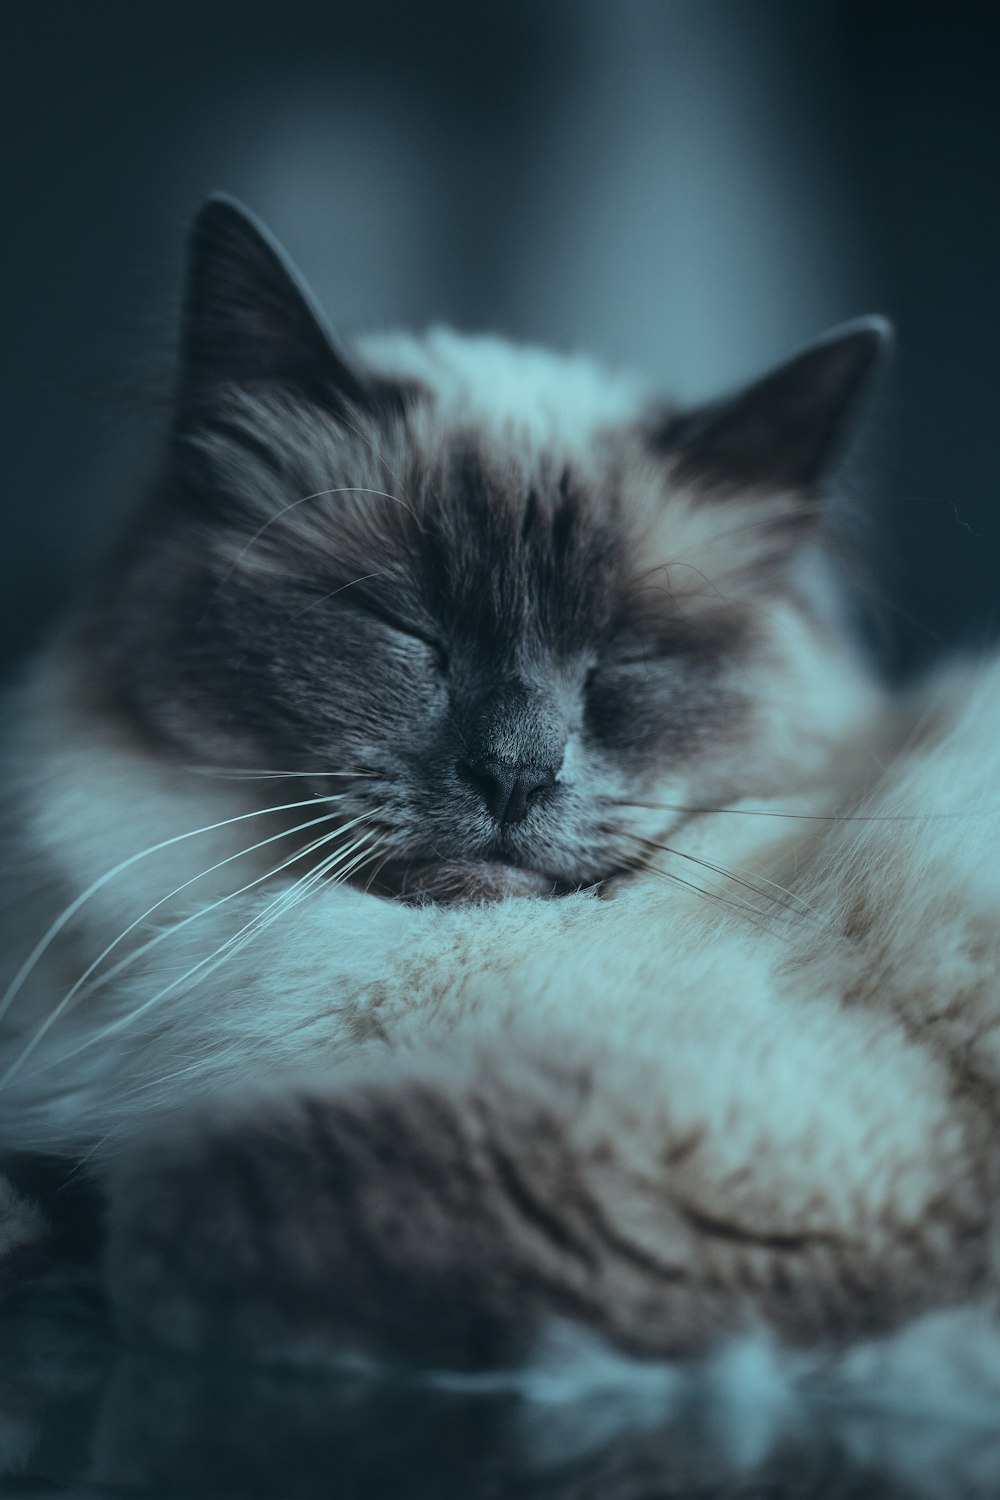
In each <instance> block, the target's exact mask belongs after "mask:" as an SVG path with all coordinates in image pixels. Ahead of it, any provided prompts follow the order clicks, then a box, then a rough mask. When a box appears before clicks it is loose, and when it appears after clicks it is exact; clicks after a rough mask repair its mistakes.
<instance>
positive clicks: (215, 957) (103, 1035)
mask: <svg viewBox="0 0 1000 1500" xmlns="http://www.w3.org/2000/svg"><path fill="white" fill-rule="evenodd" d="M364 816H372V814H365V815H364ZM373 836H374V835H373V833H368V834H362V836H361V839H362V840H366V839H370V838H372V837H373ZM358 842H360V841H359V840H356V841H355V842H354V843H353V844H352V845H351V846H350V847H349V848H348V849H347V850H338V851H337V853H336V854H333V855H331V856H330V858H329V859H328V860H326V861H323V863H322V864H321V865H320V866H318V867H317V869H316V870H314V871H312V872H311V873H310V874H309V875H308V876H305V877H303V881H301V882H297V883H296V885H295V886H293V887H292V888H291V889H292V890H295V889H297V888H298V886H300V885H303V884H305V883H306V882H308V883H309V884H310V885H311V884H314V883H315V882H316V880H317V879H319V878H320V877H321V873H325V870H326V869H328V868H330V867H331V866H332V865H333V864H335V863H336V862H337V861H338V860H340V859H343V858H345V857H346V855H347V854H349V853H350V852H351V850H352V849H354V848H356V847H357V844H358ZM285 895H287V892H285V893H283V894H282V896H281V897H278V898H276V899H275V901H273V902H271V903H270V905H269V906H268V907H267V908H265V910H264V912H258V913H256V914H255V916H253V917H252V918H251V919H250V921H249V922H247V923H246V924H245V925H244V926H243V927H241V928H240V930H239V932H236V933H234V934H233V936H232V937H230V938H227V940H226V941H225V942H224V943H222V944H221V945H220V947H218V948H216V949H215V950H214V952H212V953H209V954H207V955H206V956H205V957H204V958H201V959H199V960H198V962H197V963H195V964H192V965H191V967H190V968H189V969H186V970H185V971H184V973H183V974H180V975H178V976H177V978H176V979H172V980H171V981H170V983H169V984H167V985H165V986H164V987H163V988H162V989H160V990H158V991H157V992H156V994H155V995H151V996H150V997H149V999H148V1000H144V1001H143V1002H142V1004H141V1005H138V1006H136V1008H135V1010H131V1011H129V1013H128V1014H127V1015H125V1016H120V1017H119V1018H118V1019H117V1020H115V1021H112V1022H110V1023H109V1025H107V1026H105V1027H104V1028H103V1030H102V1031H100V1032H98V1033H96V1034H95V1035H94V1036H91V1037H88V1038H87V1039H86V1040H85V1041H83V1042H81V1043H80V1044H79V1046H77V1047H74V1048H73V1049H72V1050H71V1051H70V1052H67V1053H64V1054H63V1055H62V1056H61V1057H60V1063H64V1062H67V1061H68V1060H69V1059H70V1058H72V1057H76V1056H77V1055H78V1054H79V1053H80V1052H85V1051H86V1050H87V1049H88V1048H89V1047H93V1046H95V1045H96V1044H97V1043H98V1042H102V1041H105V1040H106V1039H107V1038H108V1037H109V1036H113V1035H114V1034H115V1033H116V1032H119V1031H123V1030H124V1029H125V1028H126V1027H127V1026H130V1025H131V1024H132V1023H133V1022H134V1021H137V1020H138V1019H139V1018H140V1016H143V1015H145V1014H146V1013H147V1012H148V1011H150V1010H152V1009H153V1008H154V1006H156V1005H159V1003H160V1002H161V1001H162V1000H165V999H166V997H167V996H168V995H170V994H172V993H173V991H174V990H176V989H178V988H179V986H181V985H183V984H186V983H187V981H188V980H189V979H193V978H194V976H195V975H196V974H200V975H201V979H200V980H199V983H201V982H202V980H204V979H207V978H208V977H209V975H210V974H212V973H214V972H215V970H216V969H217V968H219V966H220V965H221V964H223V963H225V962H226V960H227V959H229V958H231V957H232V956H233V954H234V953H235V952H238V951H239V948H241V947H243V946H245V944H246V943H247V942H249V941H250V940H251V938H252V937H253V936H256V934H257V932H259V931H260V930H262V929H263V928H264V927H265V926H269V925H270V923H271V922H272V921H274V920H276V918H277V917H278V916H280V915H281V908H282V905H283V898H284V896H285ZM276 907H277V908H278V910H276V911H275V910H274V908H276ZM272 911H273V912H274V914H273V915H269V914H270V913H271V912H272Z"/></svg>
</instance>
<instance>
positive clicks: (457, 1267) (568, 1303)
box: [0, 198, 1000, 1369]
mask: <svg viewBox="0 0 1000 1500" xmlns="http://www.w3.org/2000/svg"><path fill="white" fill-rule="evenodd" d="M887 337H888V335H887V329H886V326H885V325H884V324H883V323H882V322H881V320H879V319H864V320H860V321H858V322H856V323H853V324H850V325H847V326H846V327H843V328H841V329H839V330H836V331H835V332H833V333H832V334H830V335H828V336H827V337H826V338H824V339H823V340H821V341H820V342H818V343H816V344H814V345H812V346H811V347H810V348H808V349H806V350H805V351H804V352H803V353H801V354H799V355H798V356H797V357H796V358H794V359H793V360H791V361H790V362H789V363H787V364H786V365H784V366H782V367H781V368H780V369H778V370H776V371H774V372H772V373H771V374H769V375H767V376H765V377H764V378H763V379H762V380H759V381H757V382H756V383H754V384H752V385H751V386H749V387H748V388H747V389H745V390H743V391H741V392H738V393H736V394H735V395H731V396H729V397H727V398H725V399H723V400H720V401H719V402H717V403H714V404H712V405H709V406H707V407H700V408H698V409H696V410H678V409H676V408H673V407H670V406H668V405H666V404H665V403H663V402H661V401H659V400H657V399H655V398H652V397H650V396H649V394H648V393H647V392H645V391H644V390H643V389H642V388H641V387H640V386H638V385H637V384H634V383H632V382H631V381H629V380H626V379H624V378H623V377H618V376H611V375H609V374H607V373H606V372H603V371H601V370H598V369H597V368H596V367H594V366H592V365H591V364H589V363H587V362H585V361H583V360H578V359H566V358H560V357H556V356H554V355H550V354H547V353H543V352H541V351H539V350H534V349H521V348H515V347H512V346H510V345H508V344H506V343H503V342H502V341H500V340H494V339H485V338H466V337H459V336H457V335H454V334H451V333H448V332H444V331H440V330H439V331H435V332H432V333H430V334H429V335H427V336H426V337H424V338H409V337H401V336H399V337H395V336H394V337H372V338H366V339H364V340H360V341H358V343H357V344H356V346H355V347H354V348H352V349H351V350H350V351H348V350H346V349H344V348H342V347H341V346H340V345H338V344H337V343H336V342H335V341H334V340H333V338H332V337H331V335H330V333H329V332H328V330H327V329H326V327H325V325H324V323H323V320H322V317H321V315H320V314H319V312H318V311H317V309H316V308H315V307H314V305H313V303H312V300H311V298H310V296H309V294H308V293H307V291H306V290H305V289H304V287H303V285H302V283H301V281H300V280H299V279H298V278H297V276H296V275H295V274H294V272H293V271H292V270H291V268H290V267H289V265H288V263H287V261H286V260H285V258H284V256H283V254H282V252H281V251H280V250H279V249H278V248H277V247H276V245H275V244H274V243H273V242H272V240H271V239H270V237H269V236H268V235H267V234H266V232H265V231H264V230H262V229H261V228H260V226H259V225H257V224H255V223H254V221H253V220H252V219H251V218H250V217H249V216H248V215H247V214H246V213H245V211H243V210H242V209H240V208H239V207H238V206H237V205H235V204H233V203H232V202H230V201H229V200H226V199H221V198H220V199H213V200H211V201H210V202H209V203H208V204H207V205H206V206H205V208H204V209H203V210H202V212H201V214H200V216H199V218H198V220H197V222H196V225H195V229H194V234H193V240H192V251H191V263H190V272H189V280H188V289H187V301H186V306H185V310H184V322H183V334H182V343H181V358H180V373H179V378H178V383H177V390H176V397H175V402H174V407H173V417H172V426H171V430H170V434H169V441H168V443H167V446H166V450H165V453H164V456H163V461H162V464H161V466H160V470H159V472H158V476H157V479H156V482H155V483H154V484H153V485H152V486H151V489H150V493H149V495H148V496H147V498H146V501H145V503H144V505H143V506H142V507H141V508H140V510H139V511H138V513H137V515H136V518H135V520H134V523H133V525H132V527H131V530H130V532H129V534H128V535H127V536H126V538H125V539H124V541H123V543H122V545H121V547H120V548H119V551H118V553H117V555H116V557H115V558H114V559H113V560H112V562H111V564H110V566H109V567H108V569H107V571H106V574H105V576H104V578H103V581H102V582H101V584H100V587H99V588H98V589H97V590H96V591H95V593H94V596H93V598H92V599H91V601H90V602H89V604H88V606H87V607H86V608H85V609H84V610H83V611H81V613H80V614H79V616H78V618H76V619H75V620H74V621H72V622H71V623H70V624H69V625H68V626H67V627H66V628H65V629H63V630H62V631H61V632H60V633H59V634H58V635H57V637H56V638H55V639H54V640H53V642H52V644H51V646H50V647H49V649H48V650H47V651H46V652H45V653H44V654H43V655H42V656H40V657H39V658H38V659H37V660H36V661H34V662H33V663H32V664H31V665H30V667H29V668H28V670H27V671H26V672H25V673H24V675H23V679H22V681H21V682H20V684H19V685H18V686H17V687H16V689H15V690H14V692H13V693H12V695H11V697H10V698H9V700H8V703H7V705H6V713H5V724H6V748H5V751H4V756H5V761H4V775H3V796H4V799H5V804H6V805H5V822H6V826H7V837H6V851H7V859H6V865H7V870H6V872H5V873H6V879H7V885H8V887H9V890H8V891H7V893H6V894H5V899H4V910H5V913H6V917H5V920H6V921H7V922H8V924H9V932H8V934H7V937H6V940H5V943H4V949H5V952H6V953H7V954H9V955H11V963H10V973H9V976H8V980H9V982H8V987H7V990H6V994H5V996H4V998H3V999H2V1001H0V1041H2V1054H0V1055H2V1067H0V1140H2V1142H3V1144H4V1148H5V1149H6V1150H7V1151H9V1152H38V1153H47V1154H56V1155H59V1156H63V1157H66V1158H70V1159H73V1160H80V1161H83V1160H86V1162H87V1164H88V1168H89V1169H90V1170H92V1171H94V1172H95V1173H96V1174H97V1176H98V1178H99V1180H100V1182H101V1183H102V1185H103V1186H104V1188H105V1189H106V1191H107V1194H108V1201H109V1205H110V1206H109V1249H108V1277H109V1285H110V1288H111V1291H112V1295H113V1297H114V1299H115V1303H116V1307H117V1312H118V1316H119V1319H120V1323H121V1326H122V1329H123V1330H124V1332H125V1333H126V1335H127V1336H128V1337H129V1338H131V1339H138V1340H150V1339H151V1340H154V1341H156V1342H158V1343H161V1344H166V1345H168V1346H170V1347H173V1348H179V1349H199V1350H200V1349H210V1350H213V1351H218V1350H220V1349H225V1350H230V1351H232V1350H236V1351H239V1352H241V1353H243V1354H249V1355H251V1356H253V1357H255V1358H263V1359H308V1358H322V1357H326V1356H327V1355H328V1354H330V1353H331V1351H334V1352H336V1351H345V1350H346V1351H351V1352H360V1353H362V1354H364V1355H365V1356H368V1357H370V1356H378V1357H388V1358H390V1359H393V1360H396V1359H401V1358H406V1359H412V1360H414V1361H416V1362H417V1363H418V1364H420V1365H422V1366H427V1365H431V1366H436V1367H441V1366H446V1367H449V1368H456V1369H457V1368H464V1369H467V1368H470V1367H474V1366H482V1365H496V1364H507V1365H514V1366H517V1365H519V1364H523V1363H524V1361H526V1360H530V1357H531V1353H532V1350H533V1348H535V1347H536V1346H537V1343H538V1341H539V1339H543V1338H544V1336H545V1331H546V1330H547V1329H550V1328H551V1327H552V1326H553V1325H554V1324H556V1323H559V1322H568V1323H569V1324H570V1325H572V1326H573V1327H575V1328H576V1329H578V1330H580V1332H581V1337H585V1338H588V1339H594V1340H597V1341H598V1343H599V1344H601V1345H602V1346H604V1345H607V1344H610V1345H612V1346H614V1347H616V1348H618V1349H620V1350H622V1351H625V1352H626V1353H628V1354H631V1355H637V1356H642V1357H649V1356H656V1357H675V1356H689V1355H698V1354H701V1353H705V1352H707V1351H711V1350H714V1349H715V1348H716V1347H717V1346H718V1345H719V1344H720V1342H724V1341H726V1340H730V1339H732V1338H734V1337H736V1336H737V1335H740V1334H748V1333H754V1332H756V1331H759V1330H761V1329H764V1330H767V1332H768V1335H769V1336H771V1337H774V1338H776V1339H778V1340H779V1341H781V1342H783V1343H784V1344H785V1345H787V1346H788V1347H789V1348H790V1349H796V1350H800V1351H802V1350H806V1351H817V1350H819V1351H830V1350H835V1349H837V1348H841V1347H842V1346H843V1345H845V1344H850V1343H851V1342H852V1341H857V1340H859V1339H868V1338H871V1337H873V1336H881V1335H882V1334H885V1333H888V1332H890V1331H892V1330H894V1329H899V1328H902V1327H904V1326H908V1325H911V1323H912V1320H913V1319H914V1318H918V1317H919V1316H920V1315H924V1314H932V1313H935V1312H940V1310H947V1309H949V1308H953V1309H958V1310H959V1311H957V1312H956V1313H955V1317H956V1318H958V1319H959V1320H961V1319H963V1318H966V1319H967V1317H968V1316H969V1315H968V1313H967V1311H966V1312H962V1311H960V1310H961V1309H963V1308H965V1309H967V1308H968V1306H969V1305H970V1304H972V1305H973V1306H979V1305H982V1306H983V1307H984V1308H985V1307H986V1306H987V1304H988V1303H989V1302H990V1300H991V1298H992V1295H993V1289H994V1275H993V1269H992V1250H991V1246H992V1232H993V1221H994V1213H993V1197H994V1191H995V1181H994V1179H995V1175H996V1167H997V1152H996V1148H995V1144H994V1125H995V1114H996V1097H997V1096H996V1083H997V1071H998V1068H1000V1045H998V1034H997V1029H996V1028H997V1021H998V1019H1000V979H998V973H1000V963H998V959H1000V923H998V920H997V919H998V916H1000V861H997V860H996V859H995V857H994V853H993V851H994V846H995V842H996V837H997V834H998V832H1000V823H998V817H997V814H998V812H1000V776H998V770H1000V766H998V749H997V746H998V742H1000V668H998V667H997V666H995V665H989V664H986V665H982V666H976V665H971V664H970V665H963V666H957V667H955V668H953V669H952V670H951V671H950V672H948V673H945V674H943V675H941V676H939V677H938V678H937V679H935V680H934V681H933V682H931V683H930V684H926V685H924V686H923V687H921V688H920V689H919V690H913V691H910V692H909V693H906V694H892V695H890V694H889V693H887V692H886V691H885V690H884V689H883V688H882V687H881V686H879V684H878V683H877V682H876V681H875V679H874V676H873V674H872V673H871V671H870V670H869V669H868V667H867V666H866V664H865V663H864V661H863V660H862V659H861V656H860V653H859V652H858V650H857V649H856V647H855V646H854V645H853V644H852V641H851V630H850V628H849V625H848V622H847V621H846V619H845V609H844V606H843V604H842V602H841V588H840V573H841V563H840V560H839V554H840V551H841V550H842V549H841V548H840V546H839V544H838V542H837V536H836V524H835V521H836V516H835V511H834V508H833V507H832V506H831V504H830V503H829V501H828V500H827V499H826V476H827V475H828V474H829V472H830V470H831V465H832V464H833V462H834V460H835V458H836V457H837V455H838V454H839V452H840V449H841V448H842V446H843V444H844V442H845V441H846V438H847V436H848V434H849V430H850V427H851V423H852V420H853V418H854V415H855V413H856V410H857V407H858V403H859V400H860V398H861V396H862V394H863V391H864V389H865V387H866V385H867V383H868V381H869V378H870V376H871V374H872V371H873V370H874V368H875V367H876V366H877V364H878V363H879V359H880V355H881V353H882V352H883V350H884V348H885V346H886V343H887ZM19 1211H20V1212H21V1214H22V1215H25V1214H26V1213H27V1218H28V1220H30V1223H31V1226H32V1227H31V1228H30V1231H29V1232H30V1233H32V1234H33V1233H37V1225H36V1224H35V1221H34V1220H33V1219H31V1215H30V1213H29V1212H27V1210H25V1209H24V1207H23V1205H22V1206H21V1208H20V1210H19ZM13 1214H14V1207H13V1206H11V1207H10V1208H9V1209H8V1222H9V1225H10V1224H13ZM8 1235H9V1236H13V1238H15V1239H16V1237H17V1234H16V1226H15V1227H14V1228H10V1227H9V1228H8ZM931 1321H932V1323H933V1326H934V1327H935V1328H937V1329H939V1328H940V1326H941V1325H940V1323H939V1322H934V1320H933V1319H932V1320H931ZM919 1326H923V1325H919ZM955 1326H956V1327H965V1326H967V1325H966V1324H964V1323H962V1322H961V1321H960V1322H959V1323H957V1324H956V1325H955ZM963 1337H964V1335H963ZM879 1347H882V1346H881V1345H880V1346H879ZM824 1357H826V1354H825V1353H824ZM831 1357H832V1356H831ZM866 1368H869V1367H868V1366H866Z"/></svg>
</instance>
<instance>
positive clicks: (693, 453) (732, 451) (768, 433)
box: [656, 317, 893, 490]
mask: <svg viewBox="0 0 1000 1500" xmlns="http://www.w3.org/2000/svg"><path fill="white" fill-rule="evenodd" d="M892 340H893V331H892V325H891V324H890V323H889V322H887V320H886V319H885V318H881V317H868V318H858V319H856V320H855V321H854V322H851V323H845V324H843V325H842V326H841V327H839V328H835V329H833V330H832V331H831V332H830V333H827V334H825V335H824V337H823V338H821V339H818V340H817V341H816V342H815V343H813V344H810V345H809V347H808V348H806V349H804V350H803V351H802V353H801V354H798V355H796V356H795V358H794V359H791V360H789V361H788V362H787V363H785V364H783V365H780V366H779V367H778V368H777V369H775V370H772V371H771V372H770V373H769V374H767V375H765V376H763V377H762V378H761V379H759V380H755V381H754V382H753V383H752V384H751V385H749V386H746V387H745V388H744V389H743V390H740V391H738V392H736V393H735V394H734V395H731V396H728V397H725V398H723V399H722V400H721V401H716V402H713V403H711V404H710V405H708V406H703V407H698V408H696V409H695V410H694V411H690V412H686V413H683V414H681V415H680V416H678V417H674V418H672V419H671V420H670V421H668V422H667V423H666V425H665V426H664V427H663V428H661V429H660V431H659V432H658V434H657V438H656V446H657V448H658V450H659V451H660V452H663V453H665V454H667V455H669V456H670V457H671V458H673V459H674V461H675V466H676V467H675V473H676V474H677V475H678V476H679V477H680V478H682V479H691V480H694V481H695V482H697V483H700V484H703V485H705V486H707V487H708V488H717V489H722V490H746V489H753V488H759V487H766V488H768V489H772V490H774V489H793V490H794V489H802V490H810V489H813V488H815V487H816V485H817V484H818V483H819V482H820V481H821V480H822V478H823V475H824V473H825V472H826V470H827V469H828V468H829V467H830V465H831V464H832V462H833V461H834V459H835V458H836V457H837V455H838V453H839V452H840V450H841V448H842V447H843V445H844V444H845V442H846V441H847V439H848V437H849V435H850V431H851V428H852V425H853V423H854V420H855V419H856V417H857V414H858V410H859V407H860V404H861V401H862V397H863V396H864V394H865V392H866V390H867V388H868V386H869V384H870V382H871V379H872V376H873V374H874V373H875V371H876V370H877V368H878V367H879V366H880V365H882V364H883V363H884V361H885V358H886V356H887V354H888V353H889V351H890V349H891V347H892Z"/></svg>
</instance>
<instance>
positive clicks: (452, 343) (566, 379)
mask: <svg viewBox="0 0 1000 1500" xmlns="http://www.w3.org/2000/svg"><path fill="white" fill-rule="evenodd" d="M359 349H360V351H361V353H362V354H363V356H364V358H365V361H366V362H367V363H368V364H369V365H370V366H371V368H372V369H374V370H376V371H377V372H378V373H379V374H380V375H383V376H385V377H386V378H389V379H398V380H402V381H404V382H408V383H412V384H413V385H414V386H415V387H417V388H419V389H422V390H423V391H425V392H427V393H428V394H429V395H430V396H431V397H432V400H433V406H434V410H435V413H436V416H437V419H438V421H439V422H440V423H441V424H442V426H443V427H444V428H445V429H447V428H449V427H456V428H459V429H461V428H462V427H466V426H469V425H475V426H476V427H477V428H478V429H479V430H480V431H481V432H482V433H483V434H484V435H487V434H489V435H491V436H493V437H495V438H499V439H500V440H501V441H503V442H520V443H521V444H528V445H532V444H533V445H537V446H539V447H555V448H560V449H563V450H565V451H567V452H568V453H580V452H581V451H586V450H587V449H588V448H589V446H590V444H591V442H592V440H593V437H594V434H595V433H600V432H601V431H603V430H608V429H613V428H616V427H621V426H622V425H623V424H627V423H631V422H633V421H635V420H636V419H637V418H638V417H639V416H640V415H641V413H642V411H643V409H644V407H645V404H646V402H647V399H648V397H647V393H646V392H645V390H644V388H643V387H642V385H641V383H640V382H639V381H637V380H635V379H633V378H632V377H630V376H626V375H624V374H619V373H614V372H609V371H608V370H606V369H604V368H603V367H602V366H600V365H599V364H597V363H596V362H595V361H593V360H590V359H587V358H585V357H584V356H582V355H561V354H556V353H553V352H551V351H550V350H546V349H540V348H534V347H531V346H525V345H515V344H511V343H508V342H507V341H506V340H504V339H500V338H491V337H488V336H478V337H471V336H469V335H466V334H461V335H460V334H456V333H453V332H452V331H451V330H449V329H446V328H436V329H432V330H430V332H429V333H427V334H425V335H423V336H422V337H414V336H409V335H403V334H392V335H389V334H378V335H370V336H368V337H366V338H365V339H363V340H362V341H360V343H359Z"/></svg>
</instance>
